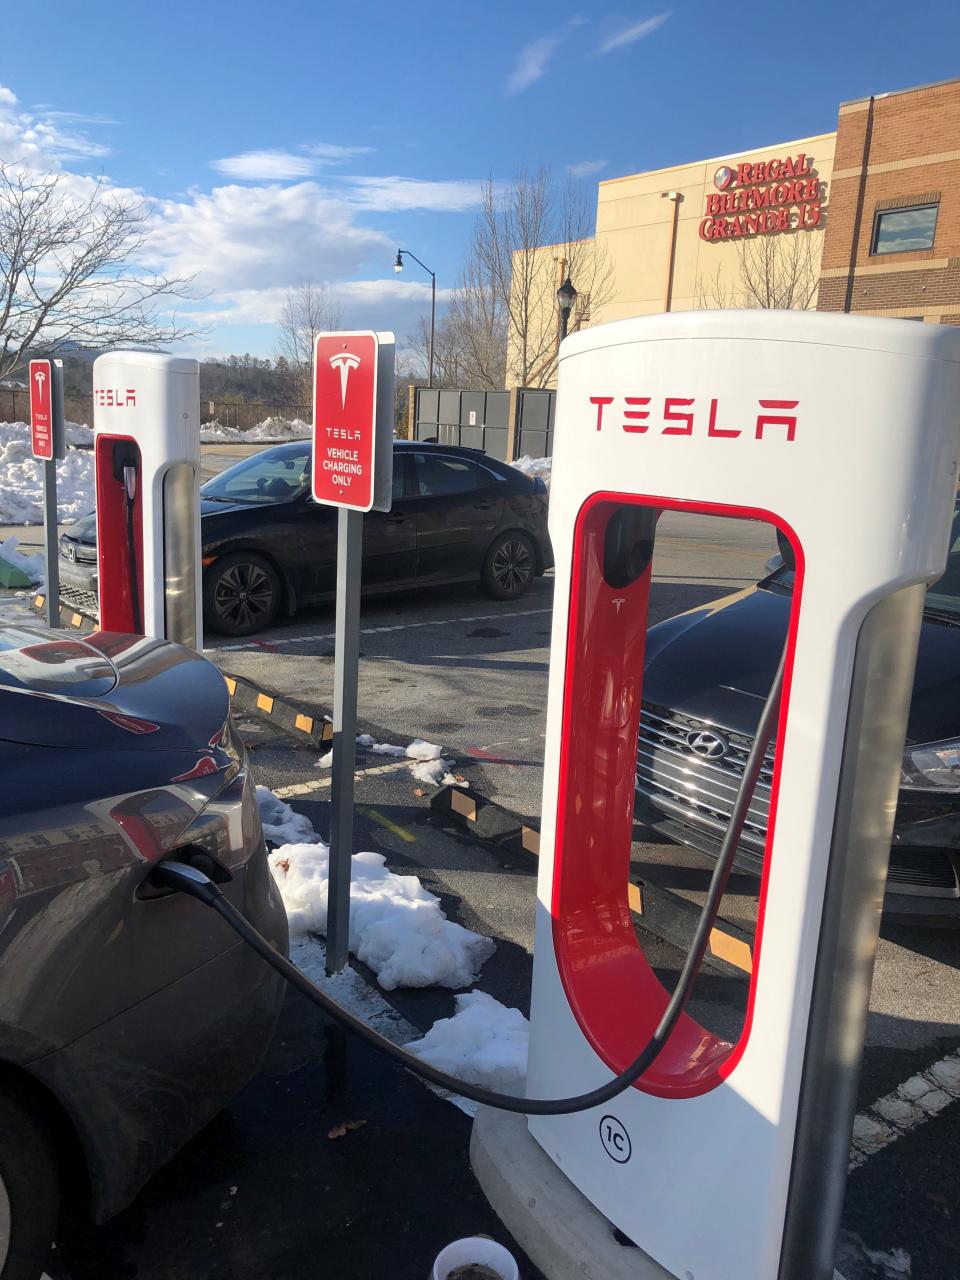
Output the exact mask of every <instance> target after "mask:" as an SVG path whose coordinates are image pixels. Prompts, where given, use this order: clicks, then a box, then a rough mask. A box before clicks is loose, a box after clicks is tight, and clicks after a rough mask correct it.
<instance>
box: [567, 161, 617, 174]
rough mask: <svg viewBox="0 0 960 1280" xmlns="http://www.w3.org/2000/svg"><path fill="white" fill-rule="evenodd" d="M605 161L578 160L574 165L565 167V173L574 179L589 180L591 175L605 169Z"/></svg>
mask: <svg viewBox="0 0 960 1280" xmlns="http://www.w3.org/2000/svg"><path fill="white" fill-rule="evenodd" d="M607 163H608V162H607V161H606V160H578V161H577V163H576V164H568V165H567V173H569V174H570V175H571V176H572V177H574V178H589V177H590V175H591V174H592V173H599V172H600V170H601V169H605V168H606V167H607Z"/></svg>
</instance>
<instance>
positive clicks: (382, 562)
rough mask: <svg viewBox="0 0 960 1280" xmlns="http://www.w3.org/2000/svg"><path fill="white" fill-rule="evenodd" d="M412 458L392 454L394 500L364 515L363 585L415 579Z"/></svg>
mask: <svg viewBox="0 0 960 1280" xmlns="http://www.w3.org/2000/svg"><path fill="white" fill-rule="evenodd" d="M411 475H412V472H411V468H410V462H409V458H408V457H407V455H406V454H405V453H402V452H401V451H400V450H399V449H396V450H394V454H393V503H392V506H391V507H390V510H389V511H368V512H367V513H366V515H365V516H364V517H363V585H364V587H379V588H388V587H393V586H403V585H404V584H410V583H412V582H413V580H414V578H415V576H416V568H417V513H416V511H415V510H414V504H413V481H412V478H410V477H411Z"/></svg>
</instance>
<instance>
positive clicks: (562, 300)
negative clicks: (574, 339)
mask: <svg viewBox="0 0 960 1280" xmlns="http://www.w3.org/2000/svg"><path fill="white" fill-rule="evenodd" d="M576 300H577V291H576V289H575V288H574V287H573V283H572V281H571V279H570V277H569V275H568V276H567V278H566V279H565V280H564V282H563V284H562V285H561V286H560V288H559V289H558V290H557V306H558V307H559V308H560V341H561V342H562V341H563V340H564V338H565V337H566V336H567V325H568V324H569V323H570V312H571V311H572V310H573V304H574V303H575V302H576Z"/></svg>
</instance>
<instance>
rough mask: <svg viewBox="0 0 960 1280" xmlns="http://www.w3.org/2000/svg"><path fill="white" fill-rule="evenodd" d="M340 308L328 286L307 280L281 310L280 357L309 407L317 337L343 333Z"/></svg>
mask: <svg viewBox="0 0 960 1280" xmlns="http://www.w3.org/2000/svg"><path fill="white" fill-rule="evenodd" d="M341 320H342V313H341V308H340V304H339V303H338V302H334V301H332V300H331V298H330V295H329V293H328V291H327V286H326V285H324V284H313V283H312V281H309V280H306V281H304V283H303V284H300V285H297V287H296V288H295V289H288V290H287V293H286V296H285V298H284V300H283V306H282V307H281V309H280V319H279V321H278V324H279V326H280V342H279V352H278V354H279V355H280V356H281V357H282V358H283V359H284V360H286V363H287V368H288V369H289V372H290V377H291V381H292V383H293V388H294V390H295V393H296V394H297V395H298V396H299V397H300V399H301V402H302V403H304V404H306V402H307V401H308V400H309V398H310V390H311V385H312V382H313V349H314V346H315V345H316V340H317V334H318V333H323V332H324V331H325V330H327V329H339V328H340V324H341Z"/></svg>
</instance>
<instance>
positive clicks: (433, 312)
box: [427, 271, 437, 387]
mask: <svg viewBox="0 0 960 1280" xmlns="http://www.w3.org/2000/svg"><path fill="white" fill-rule="evenodd" d="M430 280H431V285H430V377H429V379H428V381H427V386H428V387H432V386H433V332H434V329H435V327H436V322H437V277H436V275H435V274H434V273H433V272H432V271H431V272H430Z"/></svg>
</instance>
